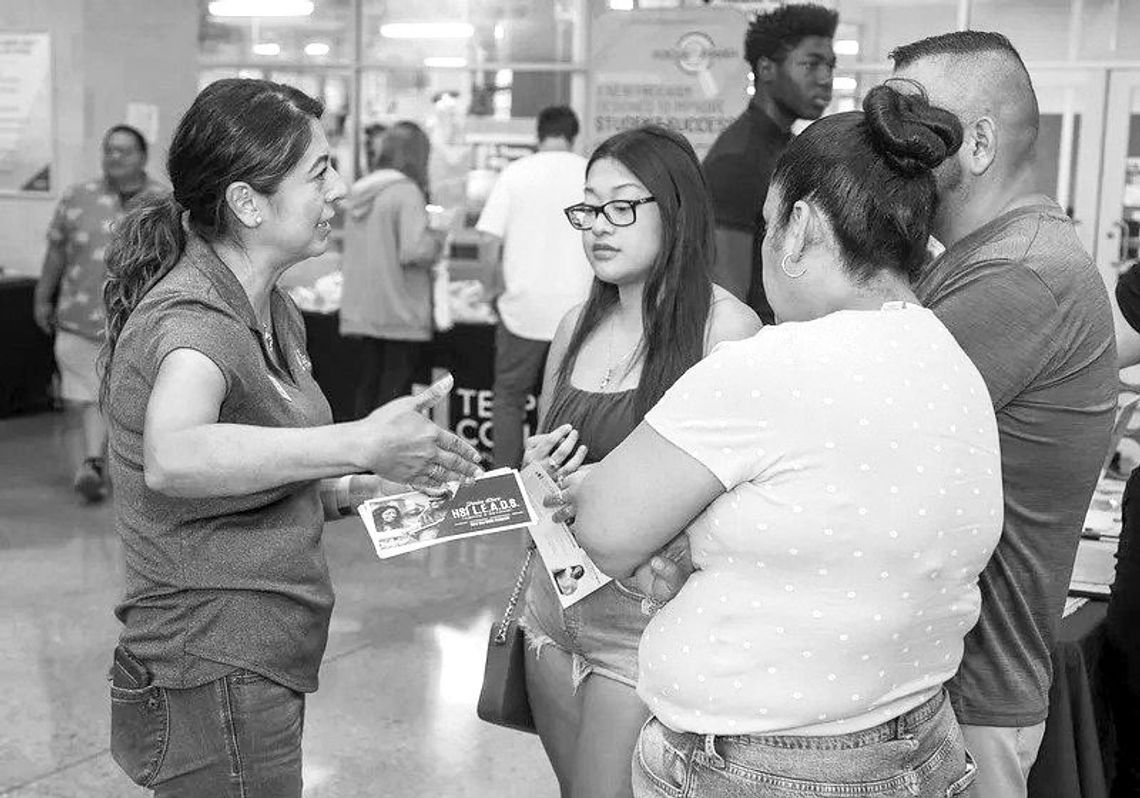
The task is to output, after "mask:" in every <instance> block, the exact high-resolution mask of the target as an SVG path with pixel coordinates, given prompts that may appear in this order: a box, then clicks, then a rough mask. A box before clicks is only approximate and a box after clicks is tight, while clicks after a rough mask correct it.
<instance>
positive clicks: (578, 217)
mask: <svg viewBox="0 0 1140 798" xmlns="http://www.w3.org/2000/svg"><path fill="white" fill-rule="evenodd" d="M566 218H567V219H569V220H570V224H571V225H573V226H574V227H576V228H578V229H579V230H589V229H590V228H591V227H592V226H593V224H594V209H593V208H589V207H586V206H584V205H574V206H572V207H570V208H567V209H566Z"/></svg>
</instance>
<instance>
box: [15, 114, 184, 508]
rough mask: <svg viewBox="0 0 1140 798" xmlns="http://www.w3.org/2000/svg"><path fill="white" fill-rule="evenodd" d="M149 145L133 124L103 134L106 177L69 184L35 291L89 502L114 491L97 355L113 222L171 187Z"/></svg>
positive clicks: (80, 486) (81, 487) (77, 482)
mask: <svg viewBox="0 0 1140 798" xmlns="http://www.w3.org/2000/svg"><path fill="white" fill-rule="evenodd" d="M146 157H147V144H146V139H145V138H143V135H142V133H140V132H139V131H138V130H136V129H135V128H133V127H131V126H130V125H115V126H114V127H112V128H111V129H110V130H108V131H107V133H106V134H105V135H104V136H103V177H102V179H100V180H93V181H90V182H87V183H80V184H78V185H75V186H72V187H71V188H69V189H67V190H66V191H65V192H64V193H63V196H62V198H61V199H60V201H59V205H58V206H57V207H56V210H55V215H54V216H53V217H52V220H51V225H50V226H49V227H48V234H47V238H48V247H47V253H46V254H45V256H44V263H43V267H42V270H41V272H40V280H39V284H38V285H37V286H36V293H35V318H36V323H37V324H38V325H39V326H40V327H42V328H43V330H44V331H45V332H47V333H49V334H51V333H53V332H54V333H55V359H56V364H57V366H58V368H59V375H60V383H59V393H60V399H62V400H63V402H64V403H65V405H66V406H67V408H68V410H69V411H70V412H73V413H74V414H75V415H77V416H78V417H79V419H80V424H81V426H82V430H83V461H82V462H81V463H80V465H79V468H78V469H77V470H76V472H75V479H74V487H75V489H76V490H77V491H78V492H79V493H80V494H81V495H82V496H83V497H84V498H85V499H86V500H87V501H89V502H95V501H99V500H101V499H103V498H104V497H105V495H106V488H107V483H106V474H105V462H106V448H107V425H106V423H105V422H104V420H103V415H102V413H101V412H100V411H99V404H98V399H99V376H98V374H97V371H96V361H97V359H98V356H99V348H100V347H101V346H102V343H103V324H104V321H105V312H104V307H103V282H104V280H105V278H106V266H105V264H104V262H103V256H104V254H105V252H106V249H107V245H108V244H110V242H111V227H112V225H113V224H114V222H115V221H117V220H118V219H120V218H121V217H122V216H123V214H124V213H126V211H127V210H129V209H130V208H131V207H132V205H133V204H134V201H135V198H136V197H138V196H139V195H140V194H142V193H144V192H146V191H164V190H165V188H164V187H163V186H162V185H161V184H159V183H157V182H155V181H154V180H151V179H150V178H149V177H148V176H147V173H146Z"/></svg>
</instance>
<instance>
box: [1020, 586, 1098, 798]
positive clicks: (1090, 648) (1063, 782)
mask: <svg viewBox="0 0 1140 798" xmlns="http://www.w3.org/2000/svg"><path fill="white" fill-rule="evenodd" d="M1107 607H1108V605H1107V604H1106V603H1104V602H1099V601H1090V602H1089V603H1088V604H1086V605H1085V606H1083V607H1081V608H1080V609H1079V610H1077V611H1076V612H1074V613H1073V614H1072V615H1070V616H1069V617H1068V618H1065V619H1064V620H1063V621H1061V627H1060V632H1059V634H1058V639H1057V647H1056V649H1055V650H1054V652H1053V687H1052V689H1051V690H1050V691H1049V720H1048V721H1046V723H1045V736H1044V738H1043V739H1042V741H1041V751H1040V753H1039V754H1038V755H1037V762H1036V764H1034V766H1033V770H1032V771H1031V772H1030V774H1029V795H1030V798H1107V796H1108V787H1109V785H1110V784H1111V769H1112V755H1113V750H1114V749H1113V746H1114V745H1115V741H1114V736H1113V733H1112V722H1111V721H1112V718H1111V715H1110V710H1109V706H1110V705H1109V701H1108V698H1107V695H1106V688H1107V682H1106V679H1105V677H1104V662H1103V654H1104V646H1105V634H1106V631H1105V624H1104V618H1105V613H1106V611H1107Z"/></svg>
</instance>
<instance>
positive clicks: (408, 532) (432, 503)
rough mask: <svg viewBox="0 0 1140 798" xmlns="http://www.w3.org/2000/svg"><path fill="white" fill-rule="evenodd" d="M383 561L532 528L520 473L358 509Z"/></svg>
mask: <svg viewBox="0 0 1140 798" xmlns="http://www.w3.org/2000/svg"><path fill="white" fill-rule="evenodd" d="M359 512H360V517H361V519H362V520H363V521H364V526H365V527H366V528H367V529H368V536H369V537H370V538H371V539H372V545H373V547H374V548H375V549H376V556H377V557H379V558H380V559H382V560H385V559H388V558H389V557H396V556H398V555H400V554H406V553H408V552H410V551H417V550H419V549H424V548H427V547H428V546H434V545H436V544H438V543H446V542H448V541H451V540H461V539H463V538H469V537H474V536H476V535H490V534H492V533H494V532H504V531H506V530H508V529H518V528H519V527H525V526H529V525H530V524H532V523H534V520H535V513H534V511H533V510H532V508H531V505H530V501H529V500H528V498H527V495H526V492H525V491H524V490H523V487H522V484H521V483H520V481H519V474H518V472H517V471H514V470H510V469H500V470H498V471H492V472H489V473H487V474H484V475H483V476H482V477H479V478H478V479H476V480H474V481H473V482H467V483H458V482H457V483H452V484H451V485H450V486H448V488H447V492H446V493H445V494H443V495H441V496H430V495H428V494H426V493H420V492H418V491H411V492H408V493H400V494H397V495H395V496H384V497H381V498H377V499H369V500H367V501H365V502H363V503H362V504H361V505H360V507H359Z"/></svg>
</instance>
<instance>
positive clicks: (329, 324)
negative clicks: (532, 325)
mask: <svg viewBox="0 0 1140 798" xmlns="http://www.w3.org/2000/svg"><path fill="white" fill-rule="evenodd" d="M303 315H304V317H305V330H306V333H307V335H308V347H309V359H310V360H311V361H312V362H313V377H314V378H315V379H316V381H317V383H318V384H319V385H320V386H321V389H322V390H323V391H324V392H325V396H326V397H327V398H328V400H329V404H330V405H331V406H332V411H333V418H334V419H335V420H336V421H349V420H351V419H353V418H355V413H354V392H355V390H356V380H357V374H358V372H359V365H358V364H359V362H360V352H359V343H358V342H357V341H354V340H353V339H351V338H342V337H341V335H340V332H339V326H340V317H339V316H338V314H336V313H314V312H308V311H306V312H304V313H303ZM425 353H426V355H425V360H426V362H425V363H424V364H423V368H422V370H421V374H420V379H419V381H420V382H422V383H424V384H426V383H427V382H428V381H429V380H430V379H431V372H432V371H434V370H444V371H448V372H450V373H451V374H452V375H453V376H454V377H455V388H454V389H453V390H452V392H451V396H450V397H448V400H447V401H446V402H444V403H442V404H441V405H440V407H439V415H438V416H437V420H439V422H440V423H441V424H443V423H445V421H446V424H447V426H448V428H449V429H451V430H452V431H453V432H455V433H456V434H457V435H459V436H460V437H462V438H463V439H464V440H466V441H468V442H469V443H471V444H472V445H473V446H475V447H476V448H478V449H480V450H481V451H483V452H484V453H489V452H490V451H491V449H492V445H493V441H492V431H491V409H492V400H493V393H492V388H493V387H494V382H495V327H494V326H493V325H490V324H456V325H455V326H454V327H452V328H451V329H450V330H448V331H447V332H444V333H437V334H436V337H435V340H434V341H433V342H432V344H431V346H430V347H426V348H425ZM537 390H538V386H536V387H535V391H536V392H537ZM527 425H528V426H529V428H530V429H531V430H534V429H536V428H537V402H536V400H535V398H534V396H531V397H530V398H529V400H528V411H527Z"/></svg>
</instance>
